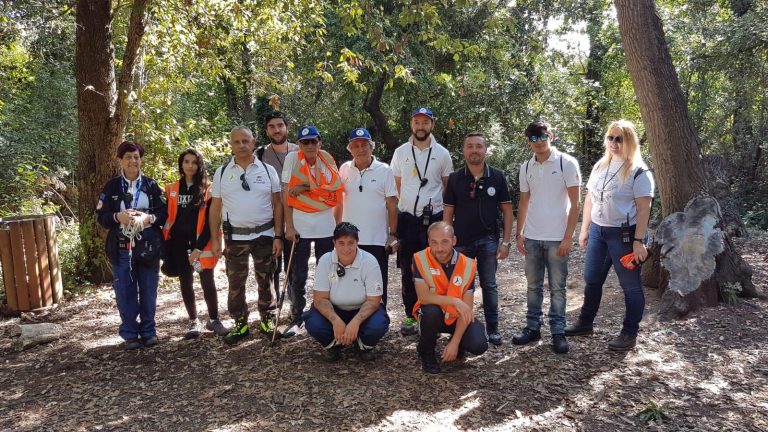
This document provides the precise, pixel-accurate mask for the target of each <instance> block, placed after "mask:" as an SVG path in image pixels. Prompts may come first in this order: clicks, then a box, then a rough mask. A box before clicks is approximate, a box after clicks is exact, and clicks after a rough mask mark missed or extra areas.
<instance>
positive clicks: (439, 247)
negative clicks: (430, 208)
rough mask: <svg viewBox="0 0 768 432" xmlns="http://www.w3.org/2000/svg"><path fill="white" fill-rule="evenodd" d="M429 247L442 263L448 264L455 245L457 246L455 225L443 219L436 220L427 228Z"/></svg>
mask: <svg viewBox="0 0 768 432" xmlns="http://www.w3.org/2000/svg"><path fill="white" fill-rule="evenodd" d="M427 237H429V239H428V240H429V249H430V251H431V252H432V255H433V256H434V257H435V259H437V261H438V262H440V263H442V264H448V263H449V262H450V261H451V257H453V247H454V246H456V236H455V235H453V227H452V226H451V225H450V224H448V223H446V222H443V221H440V222H435V223H433V224H432V225H430V226H429V228H428V229H427Z"/></svg>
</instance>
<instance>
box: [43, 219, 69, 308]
mask: <svg viewBox="0 0 768 432" xmlns="http://www.w3.org/2000/svg"><path fill="white" fill-rule="evenodd" d="M45 239H46V241H47V242H48V248H47V250H48V264H49V266H50V269H51V270H50V272H49V273H50V275H49V276H50V279H51V290H52V291H53V302H54V303H58V302H60V301H61V299H62V297H64V284H63V283H62V279H61V269H60V268H59V248H58V246H57V245H56V229H55V227H54V226H53V216H48V217H46V218H45Z"/></svg>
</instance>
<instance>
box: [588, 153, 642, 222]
mask: <svg viewBox="0 0 768 432" xmlns="http://www.w3.org/2000/svg"><path fill="white" fill-rule="evenodd" d="M621 167H622V162H612V163H611V164H610V165H609V166H608V167H603V168H600V167H599V166H598V164H595V166H594V168H592V173H591V174H590V175H589V180H588V181H587V192H588V193H589V194H590V198H591V199H592V212H591V213H590V216H591V217H592V222H594V223H596V224H598V225H600V226H608V227H620V226H621V224H622V223H626V222H627V220H629V225H635V224H636V223H637V206H636V205H635V198H641V197H653V190H654V186H655V185H654V181H653V176H651V173H650V171H648V169H647V168H645V167H642V168H640V167H636V168H634V169H632V170H631V171H630V175H629V176H628V177H627V179H622V178H621V173H620V172H619V173H617V172H618V171H621ZM639 169H642V170H643V171H642V172H641V173H640V174H637V171H638V170H639Z"/></svg>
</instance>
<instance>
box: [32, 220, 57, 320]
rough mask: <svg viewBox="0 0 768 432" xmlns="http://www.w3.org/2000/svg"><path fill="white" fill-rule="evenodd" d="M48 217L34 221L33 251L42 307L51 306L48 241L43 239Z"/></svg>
mask: <svg viewBox="0 0 768 432" xmlns="http://www.w3.org/2000/svg"><path fill="white" fill-rule="evenodd" d="M46 219H50V216H45V217H44V218H38V219H35V220H34V227H35V245H36V246H37V247H36V248H35V249H36V250H37V274H38V278H39V280H40V301H41V302H42V305H43V306H50V305H52V304H53V293H52V292H51V276H50V272H51V267H50V266H49V263H48V241H47V240H46V238H45V221H46Z"/></svg>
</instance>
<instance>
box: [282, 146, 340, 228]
mask: <svg viewBox="0 0 768 432" xmlns="http://www.w3.org/2000/svg"><path fill="white" fill-rule="evenodd" d="M284 163H285V166H283V173H282V182H283V183H284V184H285V185H286V188H287V185H288V182H290V181H291V174H292V173H293V170H294V169H296V166H297V165H298V163H299V158H298V152H290V153H288V154H287V155H286V156H285V162H284ZM318 167H319V169H320V173H321V174H322V175H323V176H324V177H325V179H326V180H327V181H330V180H331V178H332V176H333V174H332V173H331V172H330V171H329V170H328V168H327V167H326V166H324V165H323V164H321V163H317V164H315V166H314V167H311V168H310V172H311V173H312V175H317V173H316V172H315V170H316V169H318ZM293 226H294V228H295V229H296V231H297V232H298V233H299V235H300V236H301V237H304V238H325V237H332V236H333V230H334V228H336V219H334V218H333V209H327V210H323V211H319V212H315V213H309V212H304V211H301V210H298V209H293Z"/></svg>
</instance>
